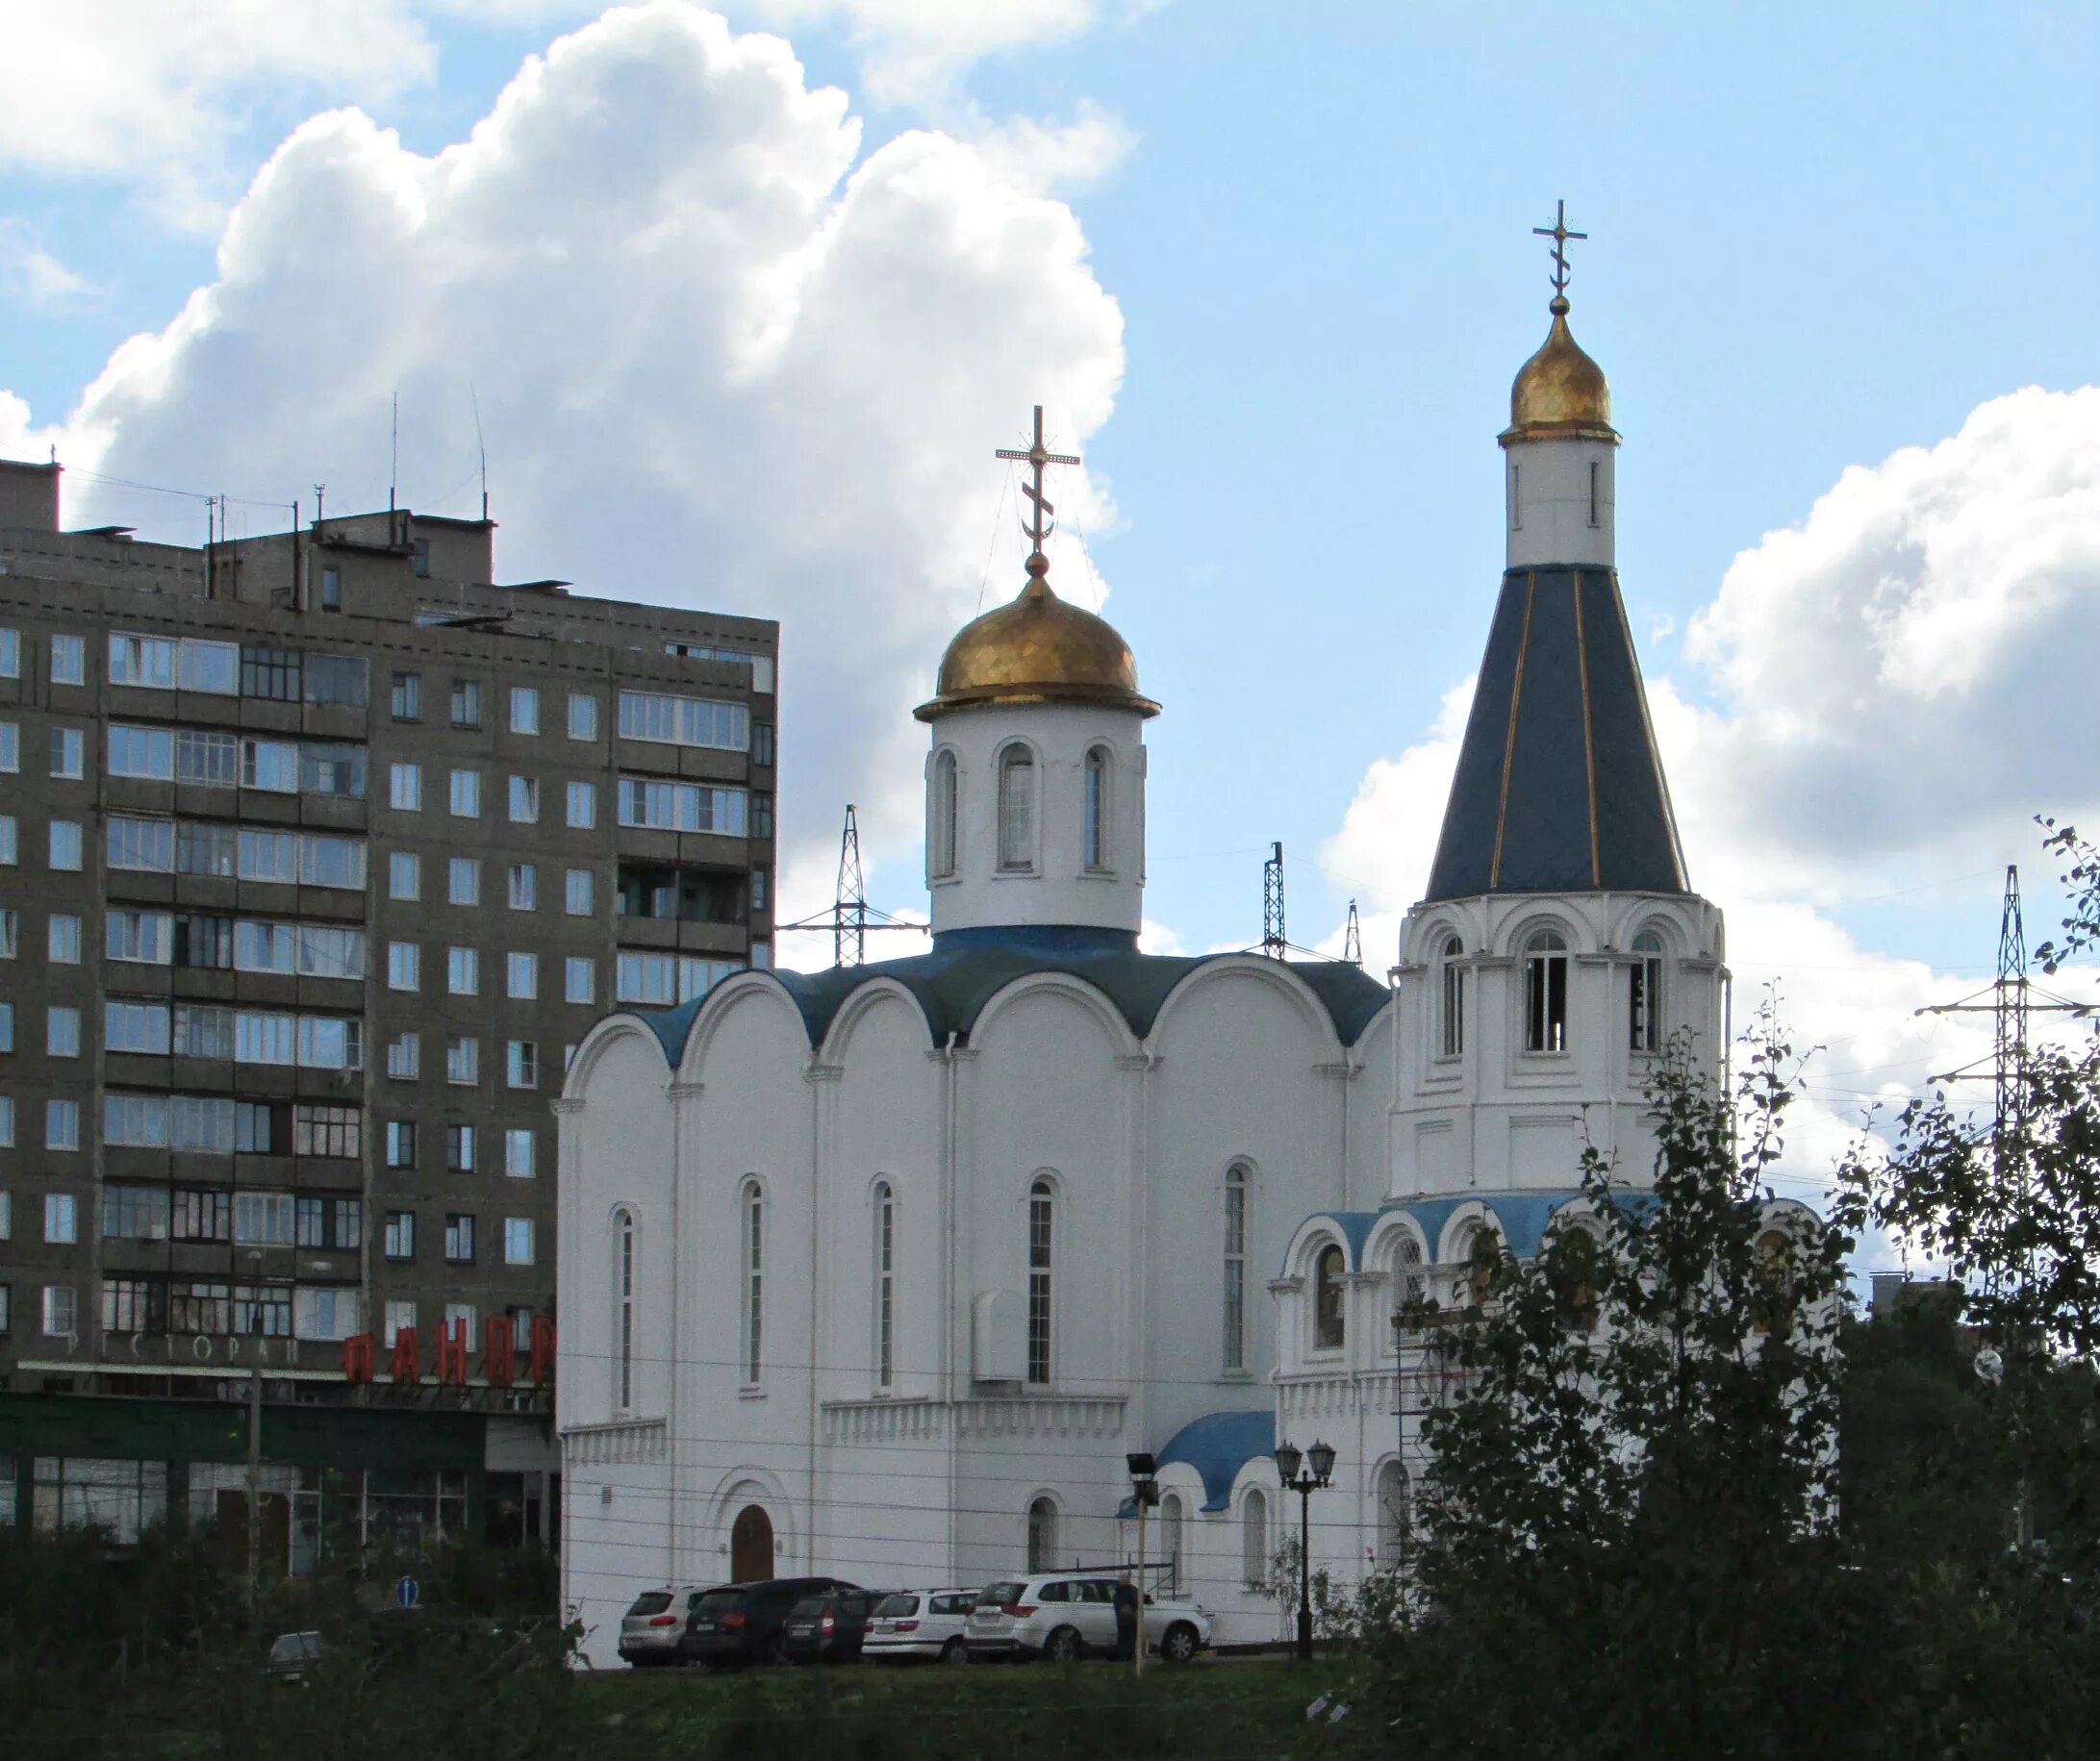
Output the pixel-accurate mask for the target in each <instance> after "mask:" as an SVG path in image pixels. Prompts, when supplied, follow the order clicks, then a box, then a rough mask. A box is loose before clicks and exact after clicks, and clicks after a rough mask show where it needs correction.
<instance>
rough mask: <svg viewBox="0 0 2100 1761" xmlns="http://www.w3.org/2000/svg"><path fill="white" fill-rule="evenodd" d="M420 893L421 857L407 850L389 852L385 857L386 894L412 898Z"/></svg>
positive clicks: (418, 896)
mask: <svg viewBox="0 0 2100 1761" xmlns="http://www.w3.org/2000/svg"><path fill="white" fill-rule="evenodd" d="M422 893H423V865H422V859H421V858H420V857H418V856H417V855H416V854H414V853H413V852H412V851H409V850H394V851H392V852H391V853H390V854H389V855H388V857H387V896H388V897H389V898H390V899H410V900H414V899H418V898H420V897H422Z"/></svg>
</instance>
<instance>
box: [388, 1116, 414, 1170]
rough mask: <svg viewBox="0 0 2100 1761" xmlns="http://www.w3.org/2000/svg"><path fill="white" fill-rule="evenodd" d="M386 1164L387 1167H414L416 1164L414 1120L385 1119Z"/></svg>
mask: <svg viewBox="0 0 2100 1761" xmlns="http://www.w3.org/2000/svg"><path fill="white" fill-rule="evenodd" d="M387 1166H388V1167H389V1168H414V1167H415V1166H416V1121H415V1120H414V1119H389V1120H388V1121H387Z"/></svg>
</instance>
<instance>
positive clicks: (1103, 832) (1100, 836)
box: [1085, 746, 1109, 873]
mask: <svg viewBox="0 0 2100 1761" xmlns="http://www.w3.org/2000/svg"><path fill="white" fill-rule="evenodd" d="M1085 808H1086V866H1087V868H1089V869H1091V870H1093V871H1095V872H1097V873H1098V872H1099V871H1101V869H1103V868H1107V867H1108V865H1109V849H1108V748H1107V747H1106V746H1095V747H1093V748H1092V749H1091V750H1089V751H1088V753H1087V755H1086V802H1085Z"/></svg>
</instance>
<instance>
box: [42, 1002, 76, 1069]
mask: <svg viewBox="0 0 2100 1761" xmlns="http://www.w3.org/2000/svg"><path fill="white" fill-rule="evenodd" d="M43 1048H44V1052H45V1054H46V1055H47V1056H49V1057H53V1058H77V1057H79V1056H80V1011H79V1010H78V1009H72V1008H67V1007H65V1006H63V1005H62V1004H53V1005H52V1006H51V1007H50V1008H48V1009H46V1010H45V1011H44V1047H43Z"/></svg>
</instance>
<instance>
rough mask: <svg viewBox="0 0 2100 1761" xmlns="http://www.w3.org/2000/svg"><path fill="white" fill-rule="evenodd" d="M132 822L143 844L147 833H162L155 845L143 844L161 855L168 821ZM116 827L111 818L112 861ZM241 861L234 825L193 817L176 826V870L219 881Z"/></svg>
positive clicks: (155, 864)
mask: <svg viewBox="0 0 2100 1761" xmlns="http://www.w3.org/2000/svg"><path fill="white" fill-rule="evenodd" d="M131 823H132V829H133V832H134V835H135V837H137V838H139V840H140V841H141V843H143V840H144V837H145V835H146V834H148V833H153V832H157V833H158V834H159V835H158V837H157V838H156V839H155V840H154V842H153V843H152V844H150V845H144V846H143V847H145V848H147V849H148V850H149V851H150V853H151V854H152V855H153V856H154V857H158V856H159V855H160V854H161V852H162V851H163V850H164V849H166V847H167V845H166V843H165V842H164V841H165V839H166V836H167V834H166V832H165V830H164V829H163V828H164V827H165V825H166V823H167V821H166V820H164V819H162V820H150V819H136V820H133V821H132V822H131ZM117 829H118V827H117V821H115V820H114V819H112V820H111V821H110V857H111V860H112V862H113V863H114V861H115V859H116V848H117V838H116V834H117ZM239 861H240V841H239V840H238V839H237V838H236V837H235V836H234V828H233V827H232V826H230V825H204V824H199V823H197V822H196V821H194V820H185V821H184V822H183V823H182V824H181V825H179V826H177V827H176V828H175V836H174V865H175V872H176V873H178V874H204V875H209V876H211V877H213V878H214V879H216V880H231V879H233V877H234V870H235V868H236V866H237V865H238V863H239ZM131 866H132V867H134V868H152V867H164V866H165V865H164V864H161V863H158V862H147V861H141V862H137V863H134V864H132V865H131ZM252 878H256V879H263V878H266V877H265V876H262V875H255V876H253V877H252Z"/></svg>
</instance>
